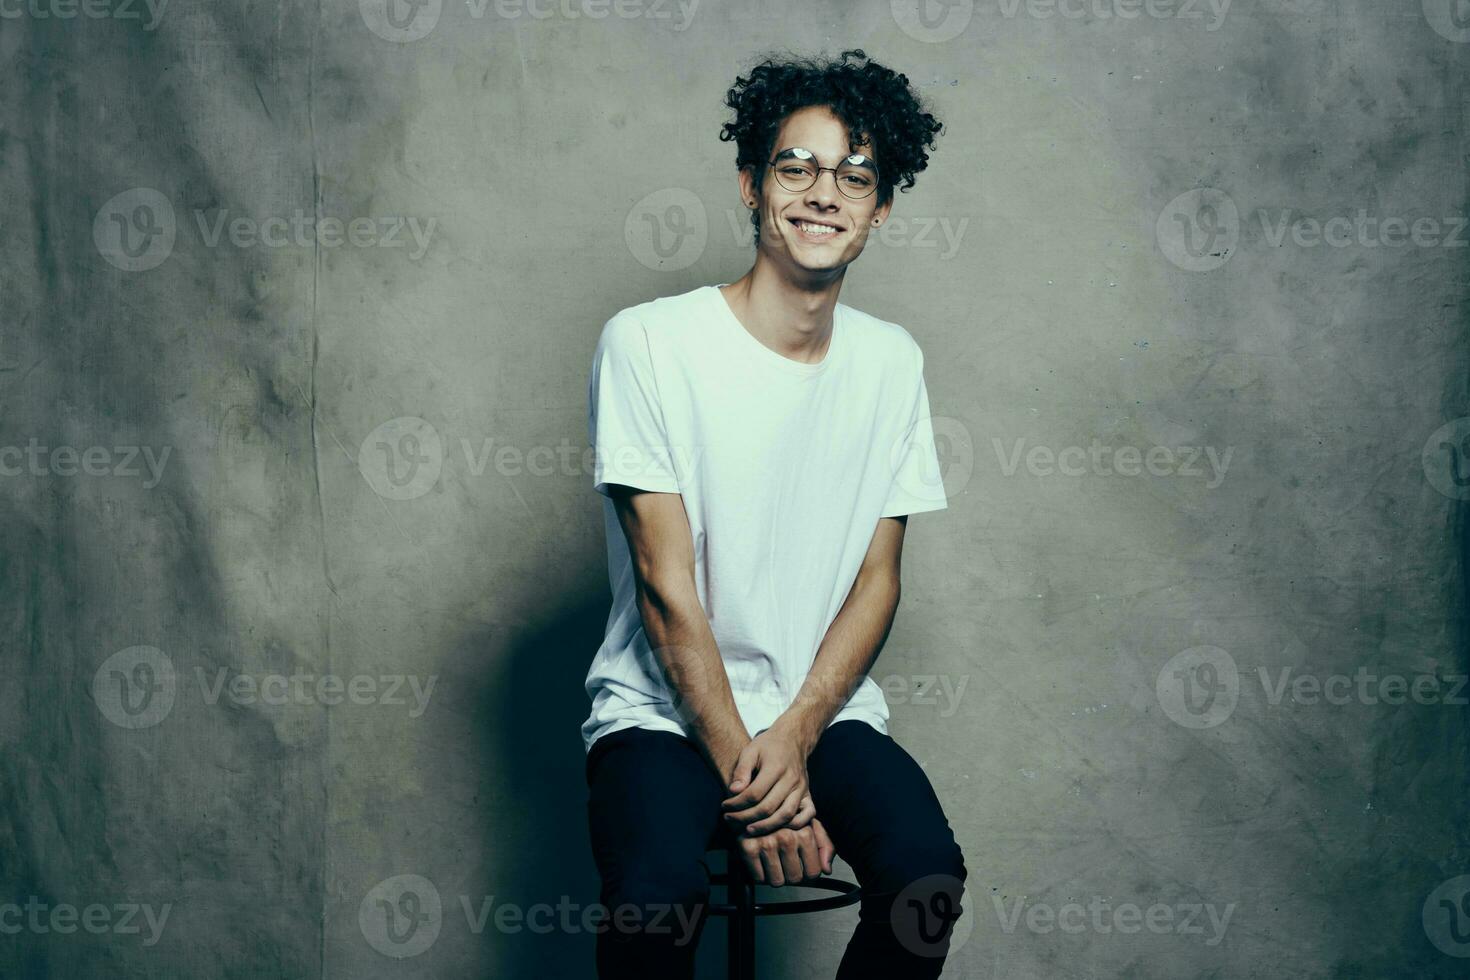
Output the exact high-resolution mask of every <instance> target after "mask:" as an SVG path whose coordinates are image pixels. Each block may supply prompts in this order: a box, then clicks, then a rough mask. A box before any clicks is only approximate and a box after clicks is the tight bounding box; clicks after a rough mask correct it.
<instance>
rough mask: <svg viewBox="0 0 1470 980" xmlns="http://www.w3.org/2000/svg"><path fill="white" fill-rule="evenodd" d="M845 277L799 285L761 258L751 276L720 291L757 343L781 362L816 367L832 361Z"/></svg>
mask: <svg viewBox="0 0 1470 980" xmlns="http://www.w3.org/2000/svg"><path fill="white" fill-rule="evenodd" d="M846 272H847V270H846V269H843V270H842V271H841V272H839V273H838V274H837V275H835V276H832V277H830V278H824V279H821V280H812V281H806V282H796V281H792V279H790V278H789V277H787V276H785V275H783V274H782V273H781V272H780V271H779V270H776V269H773V268H771V266H770V265H769V263H766V262H762V261H761V260H760V258H757V259H756V263H755V265H753V266H752V267H751V269H750V271H749V272H747V273H746V274H745V275H743V276H741V277H740V278H739V279H737V280H735V281H734V282H732V283H730V285H729V286H726V287H725V288H723V289H722V290H721V292H722V293H724V295H725V300H726V301H727V302H728V303H729V304H730V309H731V310H733V311H734V313H735V316H736V318H737V319H738V320H739V321H740V322H741V324H742V325H744V327H745V329H746V330H748V331H750V334H751V335H752V336H753V337H755V339H757V340H759V341H760V342H761V343H763V344H765V345H766V346H767V347H769V348H771V349H772V350H774V351H775V352H776V353H778V354H780V355H781V356H782V357H788V358H790V359H791V360H793V361H800V362H803V363H807V364H816V363H817V362H819V361H821V360H822V359H823V358H824V357H826V356H827V348H828V345H829V344H830V343H831V339H832V311H833V309H835V308H836V306H837V294H838V293H839V292H840V291H841V290H842V280H843V277H844V275H845V274H846Z"/></svg>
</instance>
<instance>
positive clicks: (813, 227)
mask: <svg viewBox="0 0 1470 980" xmlns="http://www.w3.org/2000/svg"><path fill="white" fill-rule="evenodd" d="M789 220H790V221H791V223H792V224H793V225H795V226H796V229H797V230H798V231H800V232H801V233H802V234H803V235H805V236H806V237H807V238H832V237H833V236H835V235H836V234H837V233H838V232H839V231H841V230H842V229H840V228H834V227H833V226H832V225H822V224H817V223H816V222H814V221H805V220H803V219H801V218H791V219H789Z"/></svg>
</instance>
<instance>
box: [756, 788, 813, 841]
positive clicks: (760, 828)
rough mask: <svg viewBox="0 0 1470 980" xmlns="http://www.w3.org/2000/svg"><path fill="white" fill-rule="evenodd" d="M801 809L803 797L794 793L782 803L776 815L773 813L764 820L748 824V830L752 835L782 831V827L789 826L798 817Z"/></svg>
mask: <svg viewBox="0 0 1470 980" xmlns="http://www.w3.org/2000/svg"><path fill="white" fill-rule="evenodd" d="M800 808H801V796H800V795H799V794H797V793H794V792H793V793H792V794H791V795H790V796H788V797H786V799H785V800H783V801H782V802H781V805H780V806H778V807H777V808H776V812H775V813H772V814H771V815H770V816H769V817H766V818H765V819H764V820H757V821H755V822H753V823H749V824H746V829H747V830H748V831H750V832H751V833H752V834H769V833H770V832H771V831H773V830H780V829H781V828H782V827H785V826H788V824H789V822H790V820H791V818H792V817H794V816H795V815H796V812H797V811H798V810H799V809H800ZM792 829H795V828H792Z"/></svg>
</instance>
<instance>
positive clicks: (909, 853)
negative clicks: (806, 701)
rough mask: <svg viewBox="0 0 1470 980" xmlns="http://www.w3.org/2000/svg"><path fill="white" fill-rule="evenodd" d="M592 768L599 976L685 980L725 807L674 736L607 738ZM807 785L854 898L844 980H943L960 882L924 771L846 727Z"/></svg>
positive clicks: (690, 972) (647, 733)
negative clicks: (858, 899)
mask: <svg viewBox="0 0 1470 980" xmlns="http://www.w3.org/2000/svg"><path fill="white" fill-rule="evenodd" d="M586 767H587V768H586V773H587V784H588V788H589V797H588V800H587V819H588V825H589V829H590V831H591V837H592V853H593V857H594V859H595V860H596V862H597V870H598V872H599V874H600V875H601V876H602V893H601V901H602V904H603V905H604V906H605V907H606V909H607V917H606V918H604V920H603V922H602V929H603V931H602V932H600V933H599V934H598V937H597V974H598V976H599V977H601V978H602V980H621V978H625V977H627V978H632V977H637V978H639V980H642V978H644V977H659V978H660V980H664V978H668V980H679V978H692V977H693V976H694V950H695V947H696V946H697V945H698V943H699V938H700V936H701V934H702V933H703V929H704V923H705V921H706V920H707V919H708V916H707V915H705V905H706V903H707V902H708V901H709V893H710V881H709V875H710V869H709V866H708V865H707V864H706V863H705V853H706V851H708V850H709V849H710V848H711V847H716V846H718V845H719V844H720V843H721V842H723V841H726V840H728V839H729V831H728V830H727V829H726V827H725V826H724V820H723V818H722V817H721V809H720V803H721V802H722V801H723V800H724V799H725V798H726V797H728V796H729V795H730V794H729V793H728V792H727V791H726V790H725V788H724V787H723V786H722V785H721V783H720V779H719V777H718V776H717V775H716V774H715V772H714V770H713V769H711V768H710V765H709V763H707V762H706V761H705V759H704V756H703V755H702V754H701V753H700V751H699V749H698V747H697V746H696V745H695V744H694V743H693V742H692V741H690V740H689V739H687V738H685V737H684V736H682V735H675V734H673V733H671V732H661V731H652V730H648V729H643V728H625V729H623V730H621V731H617V732H613V733H612V734H610V735H604V736H602V737H601V738H599V739H598V740H597V741H596V742H594V743H593V744H592V749H591V751H590V752H589V753H588V755H587V762H586ZM807 778H808V780H809V784H810V788H811V796H812V803H813V804H814V805H815V806H816V808H817V819H819V820H821V821H822V826H824V827H825V828H826V829H827V833H828V835H829V836H830V837H831V838H832V844H833V846H834V847H836V848H837V854H838V856H839V857H841V858H842V859H843V860H845V861H846V862H847V863H848V864H849V865H851V866H852V869H853V871H854V872H855V873H856V876H857V880H858V884H859V885H861V886H862V895H863V897H862V903H861V905H860V906H859V922H858V927H857V929H856V931H855V932H854V933H853V936H852V940H851V941H850V942H849V943H848V946H847V951H846V953H845V954H844V955H843V957H842V964H841V966H840V967H839V968H838V971H837V978H838V980H857V978H862V977H883V978H890V980H891V978H897V977H902V978H910V977H913V978H925V977H930V978H932V977H938V976H939V974H940V972H941V970H942V968H943V966H944V957H945V955H946V954H947V953H948V950H949V937H950V932H951V931H952V926H953V922H954V921H955V919H957V918H958V917H959V912H960V900H961V894H962V893H963V891H964V880H965V877H966V869H965V863H964V858H963V856H962V855H961V853H960V848H959V845H958V844H956V843H955V839H954V832H953V831H952V830H951V829H950V826H949V822H948V821H947V820H946V819H945V816H944V811H943V809H942V808H941V807H940V805H939V800H938V798H937V797H936V796H935V795H934V789H933V787H932V786H930V784H929V779H928V777H927V776H926V775H925V774H924V770H923V769H921V768H920V767H919V764H918V763H917V762H915V761H914V759H913V757H912V756H910V755H909V754H908V753H907V752H905V751H904V750H903V749H902V748H901V747H900V746H899V744H898V743H897V742H895V741H894V740H893V739H892V738H890V737H889V736H887V735H884V734H882V733H880V732H879V731H877V730H876V729H875V728H873V727H872V726H871V725H869V724H867V723H866V722H862V721H854V720H848V721H840V722H838V723H836V724H835V725H829V726H828V727H827V730H826V731H825V732H824V733H823V734H822V737H821V739H819V740H818V742H817V746H816V748H815V749H813V750H812V753H811V755H810V756H809V757H808V759H807ZM895 899H899V900H898V901H895ZM625 906H631V908H622V911H621V913H620V911H619V910H620V907H625ZM620 916H621V918H620Z"/></svg>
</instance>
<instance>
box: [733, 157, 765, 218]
mask: <svg viewBox="0 0 1470 980" xmlns="http://www.w3.org/2000/svg"><path fill="white" fill-rule="evenodd" d="M737 183H738V184H739V185H740V203H741V204H743V205H744V206H745V207H747V208H752V207H755V206H756V205H757V204H759V203H760V193H759V192H758V191H757V190H756V189H755V168H754V167H752V166H750V165H749V164H746V165H745V166H743V167H741V168H740V174H739V177H738V179H737Z"/></svg>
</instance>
